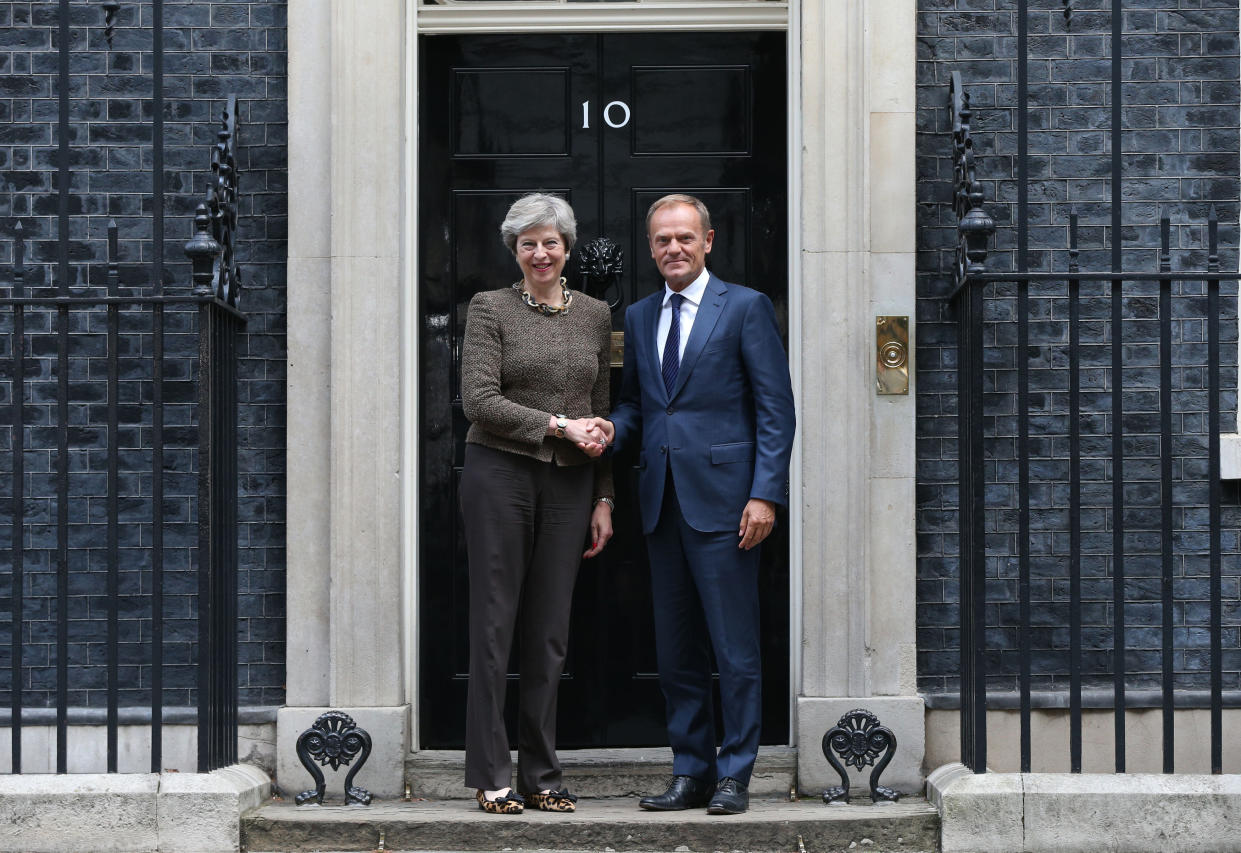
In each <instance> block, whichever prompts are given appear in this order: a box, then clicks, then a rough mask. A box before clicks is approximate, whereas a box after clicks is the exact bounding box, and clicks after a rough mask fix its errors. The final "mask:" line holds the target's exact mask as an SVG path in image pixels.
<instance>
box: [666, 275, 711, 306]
mask: <svg viewBox="0 0 1241 853" xmlns="http://www.w3.org/2000/svg"><path fill="white" fill-rule="evenodd" d="M710 280H711V273H709V272H707V268H706V267H703V268H702V272H700V273H699V274H698V278H696V279H694V280H693V281H692V282H690V284H689V286H688V287H686V288H685V289H684V290H682V291H681V295H682V296H684V297H685V298H686V299H687V300H689V301H690V302H692V303H694V305H695V306H697V305H700V304H701V303H702V295H703V293H705V292H706V290H707V282H708V281H710ZM675 292H676V291H674V290H673V289H672V288H671V287H669V286H668V282H664V301H663V302H662V303H661V304H662V305H667V304H668V302H669V300H671V298H672V294H673V293H675Z"/></svg>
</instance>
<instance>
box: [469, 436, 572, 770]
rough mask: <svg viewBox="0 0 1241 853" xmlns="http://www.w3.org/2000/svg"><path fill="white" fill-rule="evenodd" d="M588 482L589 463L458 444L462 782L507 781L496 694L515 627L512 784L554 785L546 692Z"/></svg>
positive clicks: (556, 668)
mask: <svg viewBox="0 0 1241 853" xmlns="http://www.w3.org/2000/svg"><path fill="white" fill-rule="evenodd" d="M593 481H594V472H593V466H591V465H572V466H558V465H556V464H555V463H550V462H540V461H539V460H537V459H531V458H529V457H526V456H520V455H518V454H515V453H506V452H505V451H502V450H493V449H491V448H488V447H483V446H482V445H478V444H467V445H466V448H465V467H464V471H463V473H462V476H461V512H462V515H463V516H464V519H465V541H466V551H467V553H468V556H469V563H470V683H469V691H468V696H467V699H466V711H465V785H466V787H467V788H482V789H490V790H497V789H500V788H504V787H506V786H508V785H510V784H511V782H510V780H511V778H512V772H513V768H512V761H511V759H510V758H509V742H508V735H507V734H506V733H505V729H504V692H505V677H506V674H507V669H508V660H509V651H510V649H511V647H512V644H513V634H514V631H515V630H516V631H518V632H519V633H518V642H519V644H520V652H521V662H520V666H521V680H520V683H519V692H518V696H519V702H520V705H519V708H518V725H517V752H518V766H517V790H518V791H521V792H525V793H528V792H531V791H541V790H544V789H547V788H553V789H555V788H559V787H561V784H562V783H561V772H560V761H559V760H558V759H557V758H556V694H557V690H558V689H559V686H560V674H561V672H562V670H563V668H564V659H565V650H566V648H567V645H568V636H569V610H570V607H571V605H572V603H573V584H574V582H575V581H576V580H577V569H578V564H579V563H580V562H581V557H582V552H583V551H584V550H585V549H586V544H585V543H586V531H587V528H588V526H589V522H590V509H591V506H590V498H591V490H592V488H593Z"/></svg>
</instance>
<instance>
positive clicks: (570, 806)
mask: <svg viewBox="0 0 1241 853" xmlns="http://www.w3.org/2000/svg"><path fill="white" fill-rule="evenodd" d="M525 797H526V799H528V800H529V801H530V805H532V806H535V807H536V808H538V810H539V811H541V812H574V811H577V805H576V803H577V797H575V796H573V795H572V794H570V793H569V789H568V788H561V789H560V790H559V791H548V792H547V793H546V794H540V793H534V794H526V795H525Z"/></svg>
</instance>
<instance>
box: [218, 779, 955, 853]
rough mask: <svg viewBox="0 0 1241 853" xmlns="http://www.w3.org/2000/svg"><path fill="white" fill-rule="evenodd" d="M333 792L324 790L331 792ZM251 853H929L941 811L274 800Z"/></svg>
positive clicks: (856, 805)
mask: <svg viewBox="0 0 1241 853" xmlns="http://www.w3.org/2000/svg"><path fill="white" fill-rule="evenodd" d="M329 793H330V792H329ZM241 837H242V846H243V849H244V850H246V851H252V853H294V851H296V853H310V851H359V850H367V851H374V850H384V851H402V850H404V851H414V850H436V851H461V850H469V851H493V850H496V851H499V850H514V851H516V850H529V851H533V850H539V851H583V853H584V851H618V853H619V851H648V852H649V853H654V851H667V853H700V851H701V853H711V851H739V850H744V851H747V853H766V851H773V853H774V851H784V853H798V851H799V850H805V851H806V853H829V851H831V853H835V851H858V853H935V851H938V849H939V816H938V814H937V812H936V811H935V808H934V807H933V806H931V805H929V804H928V803H927V802H926V800H924V799H922V798H909V799H908V800H905V801H902V802H898V803H883V804H880V805H872V804H871V803H870V800H869V799H868V798H863V799H861V800H860V801H859V800H855V801H854V802H853V803H851V804H848V805H845V804H835V805H831V806H825V805H823V803H822V802H821V801H819V800H817V799H803V800H800V801H798V802H789V801H788V797H787V795H786V796H785V797H784V798H783V799H776V798H762V797H752V799H751V804H750V810H749V811H748V812H746V813H745V814H741V815H708V814H707V813H706V811H705V810H702V809H694V810H689V811H684V812H647V811H643V810H642V809H640V808H639V807H638V802H637V799H636V798H633V797H611V798H599V799H587V798H583V799H580V800H579V801H578V810H577V812H576V813H574V814H571V815H565V814H552V813H545V812H538V811H527V812H526V813H524V814H521V815H491V814H486V813H484V812H482V811H481V810H479V808H478V807H477V806H476V805H475V804H474V803H473V802H468V801H462V800H413V801H411V802H391V801H385V802H380V803H376V804H374V805H371V806H369V807H360V806H343V805H327V806H313V805H310V806H300V807H299V806H294V805H292V804H291V803H288V802H285V801H279V802H275V801H273V802H271V803H269V804H267V805H264V806H262V807H260V808H259V809H256V810H255V811H252V812H250V813H249V814H248V815H246V816H245V817H244V818H243V820H242V824H241Z"/></svg>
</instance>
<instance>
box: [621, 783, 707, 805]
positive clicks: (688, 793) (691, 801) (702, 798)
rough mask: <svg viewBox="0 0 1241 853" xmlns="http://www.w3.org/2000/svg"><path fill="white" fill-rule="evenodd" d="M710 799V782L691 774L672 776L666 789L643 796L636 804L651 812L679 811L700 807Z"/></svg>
mask: <svg viewBox="0 0 1241 853" xmlns="http://www.w3.org/2000/svg"><path fill="white" fill-rule="evenodd" d="M710 799H711V783H710V782H704V781H702V780H701V779H695V778H694V777H693V776H673V777H672V784H670V785H669V786H668V790H666V791H664V792H663V793H662V794H659V795H657V796H654V797H643V798H642V799H641V800H639V801H638V805H640V806H641V807H642V808H644V809H646V810H647V811H652V812H679V811H684V810H685V809H700V808H702V807H703V806H705V805H706V804H707V801H708V800H710Z"/></svg>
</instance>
